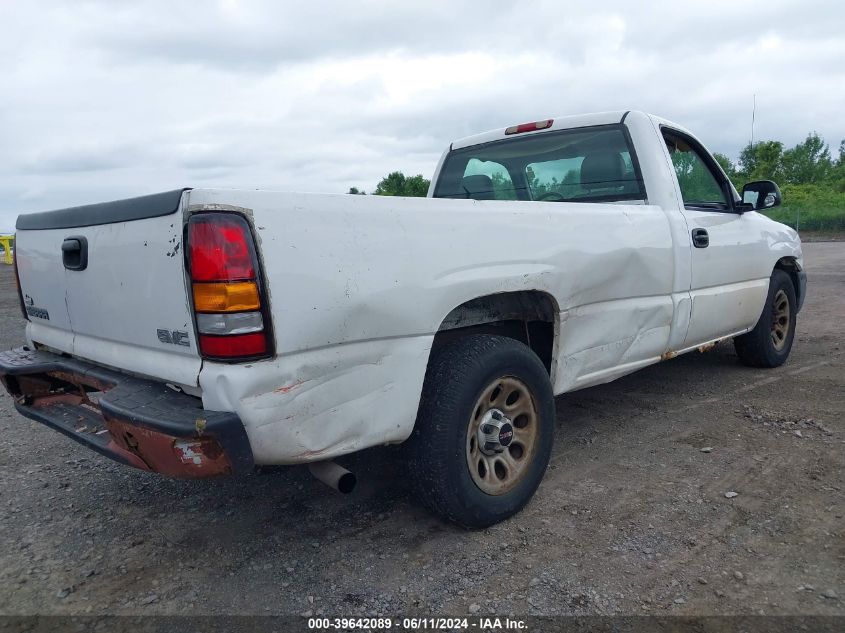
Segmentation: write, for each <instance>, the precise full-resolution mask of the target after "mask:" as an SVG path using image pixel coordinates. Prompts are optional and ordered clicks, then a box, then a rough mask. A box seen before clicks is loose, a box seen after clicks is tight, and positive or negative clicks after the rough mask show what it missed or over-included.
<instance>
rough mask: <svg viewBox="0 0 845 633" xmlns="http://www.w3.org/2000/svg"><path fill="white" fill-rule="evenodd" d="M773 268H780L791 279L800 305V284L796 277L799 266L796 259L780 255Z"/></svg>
mask: <svg viewBox="0 0 845 633" xmlns="http://www.w3.org/2000/svg"><path fill="white" fill-rule="evenodd" d="M775 270H782V271H783V272H785V273H786V274H787V275H789V278H790V279H791V280H792V286H793V287H794V288H795V298H796V299H797V301H798V305H801V299H802V298H803V297H801V284H800V282H799V279H798V271H800V270H801V267H800V266H799V265H798V260H797V259H796V258H794V257H781V258H780V259H779V260H778V262H777V263H776V264H775Z"/></svg>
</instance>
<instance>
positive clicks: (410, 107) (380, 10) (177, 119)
mask: <svg viewBox="0 0 845 633" xmlns="http://www.w3.org/2000/svg"><path fill="white" fill-rule="evenodd" d="M572 5H573V3H560V2H559V1H553V0H538V1H535V2H532V3H530V4H525V3H517V2H510V3H507V2H489V3H483V4H482V3H477V2H469V1H468V0H452V1H451V2H446V1H444V0H431V1H429V2H425V3H418V4H411V3H396V2H386V1H381V0H370V1H368V2H363V3H342V2H333V3H296V4H293V3H277V2H270V1H269V0H268V1H266V2H247V1H242V2H239V1H237V0H227V1H222V2H218V3H216V4H214V5H212V4H210V3H208V2H175V1H170V2H164V1H162V2H158V1H155V2H140V1H139V2H133V3H113V2H84V3H64V2H58V1H56V2H40V3H37V4H36V3H22V2H20V3H15V4H13V3H4V4H2V5H0V73H2V74H1V75H0V76H2V78H3V90H2V92H0V141H2V143H3V148H4V150H5V151H4V152H2V154H0V228H3V227H4V226H10V225H11V224H13V222H14V216H15V214H16V213H17V212H20V211H29V210H39V209H44V208H51V207H58V206H67V205H72V204H80V203H84V202H93V201H100V200H105V199H109V198H114V197H122V196H130V195H136V194H141V193H147V192H151V191H157V190H164V189H168V188H175V187H181V186H215V185H219V186H243V187H266V188H276V189H293V190H307V191H336V192H340V191H345V190H346V189H347V188H348V187H349V186H352V185H355V186H358V187H362V188H364V189H367V190H371V189H372V188H373V187H374V185H375V183H376V182H378V180H379V179H380V178H381V177H382V176H383V175H385V174H386V173H387V172H388V171H392V170H394V169H401V170H403V171H404V172H405V173H409V174H414V173H423V174H424V175H426V176H430V175H431V172H432V170H433V169H434V166H435V163H436V160H437V158H438V157H439V155H440V153H441V151H442V150H443V148H444V147H445V146H446V145H447V144H448V142H449V141H451V140H452V139H454V138H457V137H461V136H464V135H467V134H472V133H475V132H480V131H483V130H485V129H489V128H492V127H498V126H504V125H510V124H513V123H517V122H522V121H527V120H533V119H538V118H545V117H548V116H557V115H564V114H572V113H577V112H589V111H597V110H611V109H642V110H646V111H651V112H655V113H657V114H661V115H663V116H666V117H668V118H671V119H675V120H677V121H679V122H680V123H682V124H684V125H686V126H687V127H689V128H691V129H693V130H695V131H696V132H697V133H698V134H699V135H700V136H701V137H702V138H703V140H705V142H707V143H708V144H709V145H710V146H711V147H712V148H713V149H714V150H716V151H720V152H724V153H727V154H729V155H732V156H736V155H737V153H738V151H739V149H740V148H741V147H742V145H744V144H745V143H746V142H747V140H748V137H749V133H750V130H749V126H750V114H751V101H752V94H755V93H756V94H757V104H758V110H757V129H756V137H757V138H778V139H781V140H784V141H785V142H787V143H795V142H797V141H799V140H802V139H803V137H804V136H805V135H806V134H807V133H808V132H809V131H811V130H816V131H818V132H819V133H820V134H822V135H823V136H824V137H825V139H826V140H827V141H828V142H829V143H830V144H831V145H832V146H833V147H834V148H835V147H837V146H838V143H839V140H840V139H841V138H842V137H843V136H845V113H843V111H842V108H841V104H842V103H843V102H845V67H843V65H842V64H841V60H842V59H845V40H843V38H842V37H841V33H840V28H839V25H841V24H842V21H843V20H842V18H843V15H845V10H843V9H841V8H840V7H839V5H838V4H837V3H833V2H812V1H808V2H804V3H800V4H796V3H791V2H786V1H774V0H770V1H767V2H763V1H758V2H746V3H737V2H721V1H720V2H712V1H711V2H706V3H677V2H671V3H670V2H661V3H632V2H630V0H627V1H625V2H622V1H617V0H613V1H608V2H603V3H594V4H593V5H591V4H587V3H583V4H580V3H579V4H577V5H574V6H572Z"/></svg>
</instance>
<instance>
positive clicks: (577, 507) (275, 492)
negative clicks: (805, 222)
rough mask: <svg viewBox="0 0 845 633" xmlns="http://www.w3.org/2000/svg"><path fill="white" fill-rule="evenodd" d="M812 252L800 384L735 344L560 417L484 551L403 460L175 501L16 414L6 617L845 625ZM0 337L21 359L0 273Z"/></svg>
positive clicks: (11, 427) (833, 254) (0, 575)
mask: <svg viewBox="0 0 845 633" xmlns="http://www.w3.org/2000/svg"><path fill="white" fill-rule="evenodd" d="M805 253H806V259H807V266H808V272H809V275H810V290H809V298H808V300H807V303H806V307H805V308H804V311H803V312H802V313H801V315H800V317H799V325H798V335H797V339H796V342H795V347H794V348H793V352H792V357H791V359H790V360H789V362H788V363H787V364H786V365H785V366H784V367H782V368H779V369H776V370H769V371H765V370H752V369H748V368H745V367H743V366H741V365H740V364H739V363H738V361H737V358H736V356H735V354H734V352H733V347H732V345H730V344H723V345H720V346H717V347H716V348H715V349H714V350H712V351H711V352H709V353H706V354H698V353H695V354H691V355H687V356H683V357H680V358H676V359H674V360H671V361H668V362H665V363H661V364H659V365H656V366H654V367H650V368H647V369H645V370H642V371H640V372H638V373H637V374H634V375H632V376H629V377H626V378H624V379H621V380H618V381H616V382H614V383H611V384H608V385H604V386H601V387H595V388H592V389H587V390H584V391H580V392H577V393H573V394H569V395H566V396H564V397H560V398H558V400H557V410H558V437H557V443H556V446H555V450H554V453H553V457H552V465H551V468H550V470H549V472H548V473H547V475H546V478H545V480H544V483H543V484H542V486H541V487H540V490H539V491H538V493H537V495H536V496H535V498H534V500H533V501H532V502H531V503H530V504H529V506H528V507H527V508H526V510H525V511H523V512H522V513H521V514H520V515H518V516H517V517H515V518H514V519H511V520H509V521H507V522H505V523H502V524H500V525H497V526H495V527H493V528H491V529H488V530H484V531H478V532H467V531H464V530H461V529H457V528H454V527H452V526H450V525H446V524H443V523H442V522H440V521H439V520H437V519H436V518H433V517H432V516H430V515H429V514H428V513H427V512H426V511H425V510H424V509H422V508H421V507H419V506H418V504H417V503H415V501H414V499H413V498H412V497H411V495H410V493H409V492H408V489H407V486H406V484H405V481H404V480H403V477H402V470H401V463H400V459H401V455H400V452H399V451H398V450H395V449H379V450H372V451H367V452H366V453H362V454H359V455H357V456H353V457H351V458H349V459H347V460H346V464H347V466H350V467H351V468H353V469H354V470H355V471H356V472H357V473H358V475H359V482H360V484H359V487H358V489H357V490H356V492H355V493H354V494H352V495H349V496H341V495H338V494H336V493H334V492H332V491H331V490H329V489H328V488H326V487H325V486H323V485H322V484H320V483H318V482H316V481H315V480H313V479H311V478H310V476H309V475H308V473H307V471H305V470H304V469H301V468H294V469H280V470H275V471H273V472H269V473H264V474H258V475H253V476H248V477H244V478H241V479H221V480H212V481H177V480H168V479H164V478H161V477H159V476H157V475H152V474H147V473H143V472H139V471H134V470H132V469H129V468H125V467H122V466H119V465H117V464H114V463H112V462H110V461H108V460H106V459H105V458H102V457H100V456H98V455H96V454H95V453H92V452H90V451H87V450H85V449H84V448H82V447H81V446H79V445H77V444H76V443H74V442H72V441H70V440H69V439H66V438H65V437H63V436H61V435H59V434H58V433H56V432H54V431H51V430H49V429H47V428H46V427H43V426H41V425H39V424H37V423H35V422H32V421H30V420H27V419H25V418H23V417H21V416H20V415H18V414H17V413H16V412H15V411H14V408H13V406H12V401H11V399H10V398H9V397H8V396H7V395H6V394H5V392H4V393H3V394H2V395H0V430H1V431H2V435H3V442H2V444H0V508H2V512H0V613H2V614H209V613H210V614H268V613H273V614H306V613H308V614H314V615H318V614H325V615H330V616H352V615H367V614H371V615H376V614H388V615H402V614H418V615H424V614H432V615H449V614H467V613H474V614H478V615H483V614H486V613H495V614H497V615H507V614H518V615H524V614H544V615H556V614H660V615H665V614H685V615H703V614H758V613H765V614H817V615H845V601H843V600H845V522H844V521H843V514H845V495H843V489H845V468H843V466H845V451H843V449H845V424H844V423H843V414H845V371H843V370H845V358H843V352H844V351H845V350H843V342H845V341H843V338H845V337H843V332H845V326H843V322H845V244H843V243H813V244H808V245H807V246H806V249H805ZM0 323H2V329H1V330H0V344H1V345H2V346H3V347H4V348H5V347H11V346H15V345H19V344H20V343H22V341H23V325H22V320H21V318H20V313H19V310H18V305H17V298H16V296H15V291H14V279H13V275H12V271H11V268H10V267H2V266H0ZM728 493H730V494H728ZM734 493H735V494H734ZM729 497H730V498H729Z"/></svg>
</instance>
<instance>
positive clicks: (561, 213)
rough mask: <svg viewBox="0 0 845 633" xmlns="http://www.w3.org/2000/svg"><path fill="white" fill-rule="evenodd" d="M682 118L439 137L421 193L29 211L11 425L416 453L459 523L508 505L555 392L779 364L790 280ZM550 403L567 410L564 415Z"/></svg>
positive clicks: (223, 449)
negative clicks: (655, 370)
mask: <svg viewBox="0 0 845 633" xmlns="http://www.w3.org/2000/svg"><path fill="white" fill-rule="evenodd" d="M779 203H780V192H779V190H778V188H777V186H776V185H775V184H774V183H772V182H770V181H758V182H753V183H749V184H747V185H746V186H745V187H744V189H743V194H742V195H741V196H740V195H739V194H738V193H737V191H736V190H735V189H734V187H733V186H732V185H731V182H730V181H729V179H728V178H727V177H726V176H725V173H724V172H723V171H722V169H721V168H720V167H719V165H718V163H717V162H716V161H715V160H714V159H713V157H712V155H711V154H710V153H709V152H708V151H707V150H706V149H705V148H704V146H703V145H702V144H701V143H700V142H699V141H698V140H697V139H696V138H695V137H694V136H693V135H692V133H690V132H689V131H687V130H685V129H684V128H682V127H681V126H679V125H676V124H674V123H671V122H670V121H666V120H664V119H661V118H658V117H655V116H651V115H648V114H644V113H641V112H633V111H632V112H607V113H601V114H591V115H585V116H573V117H564V118H557V119H548V120H543V121H537V122H534V123H527V124H522V125H516V126H513V127H509V128H506V129H500V130H495V131H492V132H488V133H485V134H481V135H478V136H472V137H469V138H465V139H463V140H460V141H456V142H454V143H452V144H451V145H450V146H449V148H448V150H447V151H446V152H445V153H444V154H443V157H442V159H441V160H440V163H439V165H438V166H437V170H436V173H435V174H434V178H433V179H432V185H431V190H430V191H429V195H428V198H398V197H380V196H350V195H323V194H302V193H282V192H271V191H239V190H222V189H182V190H178V191H169V192H166V193H160V194H155V195H149V196H144V197H139V198H133V199H128V200H120V201H116V202H108V203H102V204H94V205H90V206H83V207H75V208H69V209H61V210H58V211H50V212H44V213H33V214H27V215H21V216H20V217H19V218H18V221H17V235H16V239H17V253H16V255H17V275H18V280H19V288H20V295H21V296H20V299H21V306H22V309H23V315H24V318H25V319H27V324H26V338H27V345H26V346H25V347H22V348H19V349H15V350H11V351H8V352H4V353H2V354H1V355H0V377H2V381H3V383H4V385H5V387H6V389H7V390H8V391H9V392H10V393H11V395H12V396H13V398H14V399H15V406H16V407H17V410H18V411H19V412H20V413H22V414H23V415H25V416H27V417H29V418H32V419H35V420H38V421H40V422H43V423H44V424H47V425H49V426H51V427H53V428H54V429H56V430H58V431H61V432H62V433H64V434H66V435H68V436H69V437H71V438H73V439H75V440H77V441H79V442H82V443H83V444H86V445H87V446H89V447H91V448H92V449H94V450H96V451H99V452H100V453H102V454H104V455H106V456H108V457H111V458H113V459H116V460H118V461H120V462H123V463H124V464H127V465H129V466H134V467H137V468H141V469H145V470H148V471H155V472H159V473H163V474H166V475H170V476H177V477H207V476H213V475H222V474H235V473H244V472H248V471H251V470H252V469H253V468H254V467H255V466H257V465H280V464H301V463H310V464H311V465H312V470H313V472H314V473H315V474H316V475H317V476H318V477H320V478H321V479H323V480H324V481H327V482H328V483H331V484H332V485H334V486H335V487H337V488H339V489H341V490H349V489H350V488H351V487H352V486H353V485H354V475H352V474H351V473H349V472H348V471H346V470H344V469H343V468H342V467H340V466H338V465H337V464H335V463H334V462H333V461H331V460H333V459H334V458H336V457H338V456H341V455H344V454H347V453H351V452H353V451H358V450H361V449H364V448H368V447H372V446H377V445H384V444H391V443H400V442H404V443H406V446H405V448H406V449H407V451H406V452H405V453H404V454H405V455H406V457H407V469H408V473H409V476H410V478H411V481H412V482H413V486H414V489H415V490H416V492H417V494H418V496H419V498H420V499H421V500H422V501H423V502H424V503H425V504H426V505H428V506H429V507H430V508H432V509H433V510H434V511H436V512H437V513H439V514H440V515H441V516H443V517H445V518H447V519H449V520H451V521H454V522H456V523H458V524H460V525H463V526H467V527H481V526H487V525H490V524H492V523H495V522H497V521H500V520H502V519H505V518H506V517H509V516H511V515H513V514H514V513H516V512H518V511H519V510H520V509H521V508H522V507H523V506H524V505H525V504H526V503H527V502H528V501H529V499H530V498H531V497H532V495H533V494H534V492H535V490H536V489H537V487H538V485H539V484H540V480H541V479H542V477H543V474H544V472H545V470H546V467H547V464H548V462H549V456H550V453H551V450H552V440H553V436H554V431H555V425H556V422H555V403H554V396H555V395H556V394H562V393H566V392H568V391H572V390H575V389H581V388H584V387H589V386H591V385H596V384H599V383H604V382H608V381H610V380H613V379H615V378H618V377H619V376H623V375H625V374H628V373H630V372H633V371H635V370H637V369H639V368H641V367H645V366H647V365H651V364H652V363H657V362H659V361H661V360H666V359H669V358H672V357H673V356H676V355H678V354H683V353H685V352H688V351H691V350H706V349H707V348H709V347H711V346H712V345H713V344H715V343H716V342H718V341H722V340H725V339H729V338H733V341H734V345H735V347H736V351H737V355H738V357H739V359H740V360H741V361H742V362H744V363H746V364H747V365H751V366H754V367H776V366H778V365H781V364H782V363H783V362H784V361H785V360H786V358H787V356H788V355H789V352H790V348H791V346H792V341H793V335H794V332H795V319H796V315H797V313H798V311H799V310H800V308H801V304H802V302H803V300H804V295H805V288H806V278H805V274H804V272H803V270H802V255H801V244H800V241H799V238H798V235H797V234H796V232H795V231H793V230H792V229H790V228H788V227H786V226H784V225H782V224H778V223H776V222H774V221H772V220H770V219H768V218H767V217H765V216H764V215H762V214H760V213H758V210H760V209H766V208H769V207H773V206H775V205H777V204H779ZM565 422H566V421H565V420H563V421H562V423H563V428H565Z"/></svg>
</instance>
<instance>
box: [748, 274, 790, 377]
mask: <svg viewBox="0 0 845 633" xmlns="http://www.w3.org/2000/svg"><path fill="white" fill-rule="evenodd" d="M796 314H797V301H796V300H795V286H794V285H793V283H792V278H791V277H790V276H789V275H788V274H787V273H785V272H784V271H782V270H775V271H774V272H773V273H772V278H771V280H770V281H769V294H768V296H767V297H766V305H765V306H764V307H763V313H762V314H761V315H760V320H759V321H757V325H756V326H755V328H754V329H753V330H751V331H750V332H748V333H747V334H743V335H742V336H737V337H736V338H735V339H734V348H735V349H736V353H737V356H739V359H740V360H741V361H742V362H743V363H744V364H745V365H748V366H750V367H779V366H780V365H783V364H784V363H785V362H786V359H787V358H788V357H789V352H790V350H791V349H792V340H793V338H794V337H795V317H796Z"/></svg>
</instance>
